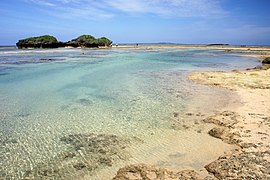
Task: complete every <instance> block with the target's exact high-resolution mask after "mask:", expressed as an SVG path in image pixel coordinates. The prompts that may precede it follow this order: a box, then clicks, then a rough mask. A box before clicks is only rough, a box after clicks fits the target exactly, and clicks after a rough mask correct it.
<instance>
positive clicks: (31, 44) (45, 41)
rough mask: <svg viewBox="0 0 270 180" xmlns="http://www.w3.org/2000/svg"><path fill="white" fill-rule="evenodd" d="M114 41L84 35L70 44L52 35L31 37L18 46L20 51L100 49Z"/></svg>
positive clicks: (19, 42)
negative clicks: (68, 48)
mask: <svg viewBox="0 0 270 180" xmlns="http://www.w3.org/2000/svg"><path fill="white" fill-rule="evenodd" d="M111 45H112V41H111V40H109V39H108V38H106V37H101V38H98V39H96V38H95V37H94V36H91V35H82V36H79V37H78V38H76V39H72V40H71V41H68V42H61V41H58V40H57V39H56V38H55V37H53V36H50V35H44V36H38V37H30V38H26V39H22V40H19V41H18V42H17V43H16V46H17V47H18V48H19V49H23V48H59V47H74V48H78V47H80V48H98V47H111Z"/></svg>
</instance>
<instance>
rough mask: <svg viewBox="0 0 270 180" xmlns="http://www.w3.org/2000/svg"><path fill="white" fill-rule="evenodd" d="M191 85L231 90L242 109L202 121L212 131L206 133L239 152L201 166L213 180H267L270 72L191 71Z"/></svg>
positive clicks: (268, 175) (269, 143) (269, 162)
mask: <svg viewBox="0 0 270 180" xmlns="http://www.w3.org/2000/svg"><path fill="white" fill-rule="evenodd" d="M189 78H190V79H191V80H193V81H195V82H198V83H202V84H206V85H210V86H218V87H223V88H227V89H230V90H232V91H235V92H236V93H237V94H238V95H239V96H240V97H241V103H242V106H240V107H239V108H237V109H234V110H232V111H227V112H221V113H217V114H214V115H213V116H210V117H208V118H207V119H205V120H204V121H205V122H206V123H213V124H215V125H216V127H215V128H213V129H212V130H210V131H209V134H210V135H211V136H213V137H215V138H219V139H222V140H223V141H225V142H227V143H229V144H235V145H237V146H238V147H240V149H239V152H231V153H230V154H229V155H227V156H223V157H220V158H219V159H218V160H216V161H214V162H212V163H210V164H208V165H206V166H205V168H206V169H207V171H208V172H210V173H212V174H214V175H215V177H216V178H218V179H222V178H224V177H229V178H233V179H235V178H241V179H242V178H251V179H269V178H270V171H269V165H270V151H269V149H270V138H269V136H270V131H269V127H270V108H269V107H270V69H268V70H260V71H258V70H249V71H234V72H194V73H192V74H191V75H190V76H189Z"/></svg>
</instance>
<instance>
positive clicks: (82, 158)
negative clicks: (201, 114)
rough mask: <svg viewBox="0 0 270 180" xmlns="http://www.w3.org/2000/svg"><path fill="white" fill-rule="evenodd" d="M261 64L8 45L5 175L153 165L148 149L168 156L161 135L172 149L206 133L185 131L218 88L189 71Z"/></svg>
mask: <svg viewBox="0 0 270 180" xmlns="http://www.w3.org/2000/svg"><path fill="white" fill-rule="evenodd" d="M256 65H258V62H257V61H256V59H249V58H245V57H237V56H232V55H229V54H226V53H224V52H223V51H214V50H201V49H154V50H151V51H145V50H138V49H128V50H124V49H111V50H87V49H54V50H17V49H4V48H2V49H0V102H1V103H0V138H1V139H0V179H1V178H15V179H18V178H33V179H38V178H49V179H50V178H56V179H61V178H63V179H68V178H71V179H72V178H74V176H75V177H86V176H88V177H96V178H97V179H102V178H105V177H106V173H107V172H108V176H110V175H113V174H114V173H115V170H116V169H117V167H121V166H122V165H125V164H128V163H129V162H142V163H143V159H144V157H145V154H148V153H149V152H147V151H151V153H150V154H154V155H155V151H156V152H157V155H156V156H154V158H153V159H155V158H157V159H158V158H161V159H162V157H163V156H168V154H166V153H161V152H160V154H158V152H159V150H157V149H156V150H153V149H155V148H154V147H156V143H155V145H154V144H152V142H153V140H154V141H158V142H159V143H160V144H162V142H163V143H164V142H167V143H164V144H166V148H167V149H170V148H171V146H169V145H170V143H171V142H169V140H171V139H172V138H171V137H175V136H180V135H181V136H183V137H187V138H188V137H189V136H193V135H194V137H195V136H196V138H201V135H198V136H197V135H196V134H194V132H193V131H192V132H188V133H191V134H188V133H187V134H182V133H183V131H184V130H183V129H181V128H175V126H177V124H176V125H175V121H178V122H179V121H180V123H182V122H181V119H183V118H184V114H185V113H186V110H187V104H189V103H190V102H191V101H192V100H193V99H194V97H195V96H196V95H198V94H200V93H201V92H203V91H204V90H205V91H206V90H207V91H209V89H208V88H207V87H204V86H200V85H196V84H194V83H191V82H189V81H188V80H187V79H186V75H187V73H188V72H189V71H204V70H232V69H244V68H246V67H253V66H256ZM222 93H223V91H220V92H219V91H215V92H213V94H217V95H218V94H222ZM210 94H211V93H210ZM225 101H226V100H224V102H225ZM183 122H184V120H183ZM175 133H176V134H175ZM192 133H193V134H192ZM155 138H156V139H155ZM196 138H195V139H196ZM177 139H179V140H177V141H179V142H180V140H181V137H177ZM183 141H184V140H183ZM181 142H182V141H181ZM181 142H180V143H181ZM213 143H220V142H213ZM140 148H141V149H140ZM177 148H178V149H177ZM177 148H176V147H174V148H172V149H171V151H169V150H168V153H169V152H170V153H179V151H181V147H177ZM179 148H180V149H179ZM138 149H140V150H138ZM146 149H147V150H146ZM141 151H144V152H141ZM165 151H166V150H165ZM183 151H184V150H183ZM140 152H141V154H140ZM135 154H136V156H137V157H136V158H134V155H135ZM140 156H141V157H140ZM187 156H188V155H187ZM149 157H150V155H149ZM134 159H135V160H134ZM194 161H196V160H194ZM153 162H155V161H154V160H153ZM192 163H194V162H189V164H187V166H191V165H190V164H192ZM101 172H103V173H101ZM104 173H105V174H104ZM105 179H106V178H105Z"/></svg>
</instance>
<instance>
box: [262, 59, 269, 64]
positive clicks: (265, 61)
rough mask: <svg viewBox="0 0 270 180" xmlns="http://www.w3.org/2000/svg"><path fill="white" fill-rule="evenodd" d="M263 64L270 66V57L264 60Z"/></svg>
mask: <svg viewBox="0 0 270 180" xmlns="http://www.w3.org/2000/svg"><path fill="white" fill-rule="evenodd" d="M262 63H263V64H270V57H266V58H264V60H262Z"/></svg>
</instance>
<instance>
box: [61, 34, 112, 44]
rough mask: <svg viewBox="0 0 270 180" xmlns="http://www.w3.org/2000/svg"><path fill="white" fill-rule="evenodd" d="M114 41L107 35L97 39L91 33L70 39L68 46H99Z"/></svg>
mask: <svg viewBox="0 0 270 180" xmlns="http://www.w3.org/2000/svg"><path fill="white" fill-rule="evenodd" d="M111 44H112V41H111V40H109V39H108V38H106V37H102V38H99V39H96V38H95V37H93V36H90V35H82V36H80V37H78V38H76V39H73V40H71V41H68V42H67V43H66V46H71V47H99V46H107V47H108V46H111Z"/></svg>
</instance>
